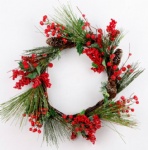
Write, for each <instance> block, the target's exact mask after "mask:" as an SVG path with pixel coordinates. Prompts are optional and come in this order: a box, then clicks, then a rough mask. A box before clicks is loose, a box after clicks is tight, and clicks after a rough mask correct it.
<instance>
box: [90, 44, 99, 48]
mask: <svg viewBox="0 0 148 150" xmlns="http://www.w3.org/2000/svg"><path fill="white" fill-rule="evenodd" d="M91 47H94V48H97V49H99V45H98V44H97V43H94V44H91Z"/></svg>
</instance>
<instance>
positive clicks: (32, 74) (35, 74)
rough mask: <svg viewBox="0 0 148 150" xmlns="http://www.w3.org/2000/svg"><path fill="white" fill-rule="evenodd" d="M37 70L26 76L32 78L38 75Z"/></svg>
mask: <svg viewBox="0 0 148 150" xmlns="http://www.w3.org/2000/svg"><path fill="white" fill-rule="evenodd" d="M37 75H38V74H37V72H33V73H29V74H28V75H27V76H26V77H28V78H30V79H34V78H36V77H37Z"/></svg>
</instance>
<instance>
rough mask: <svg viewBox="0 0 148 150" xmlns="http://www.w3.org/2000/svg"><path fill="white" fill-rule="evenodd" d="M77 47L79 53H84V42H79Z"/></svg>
mask: <svg viewBox="0 0 148 150" xmlns="http://www.w3.org/2000/svg"><path fill="white" fill-rule="evenodd" d="M76 48H77V52H78V53H79V55H80V54H82V52H83V49H84V48H83V44H82V43H77V44H76Z"/></svg>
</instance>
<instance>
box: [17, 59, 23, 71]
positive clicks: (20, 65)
mask: <svg viewBox="0 0 148 150" xmlns="http://www.w3.org/2000/svg"><path fill="white" fill-rule="evenodd" d="M18 64H19V67H20V68H21V69H24V66H23V63H22V61H20V62H19V63H18Z"/></svg>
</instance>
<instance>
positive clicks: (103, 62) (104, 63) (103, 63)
mask: <svg viewBox="0 0 148 150" xmlns="http://www.w3.org/2000/svg"><path fill="white" fill-rule="evenodd" d="M102 65H103V66H104V67H105V68H106V62H105V59H103V61H102Z"/></svg>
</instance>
